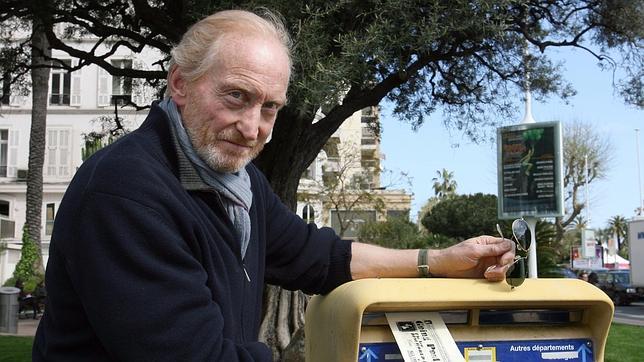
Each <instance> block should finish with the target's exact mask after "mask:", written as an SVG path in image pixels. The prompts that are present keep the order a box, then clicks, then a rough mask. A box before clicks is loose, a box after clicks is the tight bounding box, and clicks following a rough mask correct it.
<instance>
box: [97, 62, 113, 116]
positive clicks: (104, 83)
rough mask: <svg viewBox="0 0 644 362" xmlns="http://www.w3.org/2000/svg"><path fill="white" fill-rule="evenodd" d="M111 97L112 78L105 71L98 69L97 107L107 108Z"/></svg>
mask: <svg viewBox="0 0 644 362" xmlns="http://www.w3.org/2000/svg"><path fill="white" fill-rule="evenodd" d="M111 96H112V76H110V74H109V73H108V72H107V71H106V70H105V69H103V68H98V99H97V103H98V106H99V107H103V106H109V105H110V98H111Z"/></svg>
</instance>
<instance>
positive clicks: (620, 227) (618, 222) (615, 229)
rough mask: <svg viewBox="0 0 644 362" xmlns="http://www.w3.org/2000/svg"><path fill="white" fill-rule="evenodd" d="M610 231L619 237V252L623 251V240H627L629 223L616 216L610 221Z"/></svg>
mask: <svg viewBox="0 0 644 362" xmlns="http://www.w3.org/2000/svg"><path fill="white" fill-rule="evenodd" d="M608 227H609V229H610V231H611V232H612V233H613V234H614V235H615V236H616V237H617V251H620V250H621V249H622V240H624V238H626V233H627V230H628V223H627V222H626V218H625V217H624V216H622V215H615V216H613V217H611V218H610V220H609V221H608Z"/></svg>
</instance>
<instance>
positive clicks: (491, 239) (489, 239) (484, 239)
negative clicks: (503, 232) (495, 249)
mask: <svg viewBox="0 0 644 362" xmlns="http://www.w3.org/2000/svg"><path fill="white" fill-rule="evenodd" d="M476 239H477V243H478V244H481V245H494V244H502V243H505V242H506V241H509V242H511V243H512V240H510V239H504V238H500V237H497V236H490V235H481V236H479V237H477V238H476Z"/></svg>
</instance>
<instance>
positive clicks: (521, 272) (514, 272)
mask: <svg viewBox="0 0 644 362" xmlns="http://www.w3.org/2000/svg"><path fill="white" fill-rule="evenodd" d="M496 231H498V233H499V235H501V237H502V238H503V239H505V237H504V236H503V232H501V227H500V226H499V224H496ZM512 237H513V239H512V241H514V244H515V245H516V248H515V254H514V261H513V262H512V265H510V267H509V268H508V271H507V272H506V273H505V281H506V282H507V283H508V284H509V285H510V287H512V288H514V287H518V286H519V285H521V284H523V281H524V280H525V277H526V259H527V258H528V249H530V242H531V240H532V235H531V234H530V228H529V227H528V223H527V222H526V221H525V220H523V219H516V220H514V221H513V222H512Z"/></svg>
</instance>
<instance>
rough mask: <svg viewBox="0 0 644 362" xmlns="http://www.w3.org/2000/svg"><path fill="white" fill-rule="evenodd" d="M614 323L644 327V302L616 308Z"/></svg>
mask: <svg viewBox="0 0 644 362" xmlns="http://www.w3.org/2000/svg"><path fill="white" fill-rule="evenodd" d="M613 322H615V323H620V324H630V325H634V326H643V327H644V302H637V303H633V304H631V305H628V306H621V305H620V306H615V315H614V316H613Z"/></svg>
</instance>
